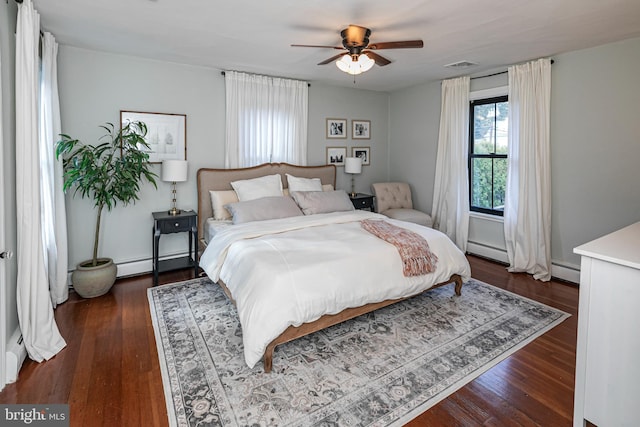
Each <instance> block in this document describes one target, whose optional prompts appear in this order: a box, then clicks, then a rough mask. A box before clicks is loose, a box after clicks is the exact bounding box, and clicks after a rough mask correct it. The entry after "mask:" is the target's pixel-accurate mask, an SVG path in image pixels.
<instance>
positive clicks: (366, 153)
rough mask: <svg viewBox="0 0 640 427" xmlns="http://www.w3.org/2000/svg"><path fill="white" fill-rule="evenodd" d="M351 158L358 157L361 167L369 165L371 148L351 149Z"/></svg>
mask: <svg viewBox="0 0 640 427" xmlns="http://www.w3.org/2000/svg"><path fill="white" fill-rule="evenodd" d="M351 157H360V158H361V159H362V166H368V165H370V164H371V148H370V147H351Z"/></svg>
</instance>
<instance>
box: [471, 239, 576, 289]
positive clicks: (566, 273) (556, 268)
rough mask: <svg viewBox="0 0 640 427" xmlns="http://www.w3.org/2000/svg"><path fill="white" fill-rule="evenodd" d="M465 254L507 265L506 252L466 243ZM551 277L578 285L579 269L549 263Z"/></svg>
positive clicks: (554, 262)
mask: <svg viewBox="0 0 640 427" xmlns="http://www.w3.org/2000/svg"><path fill="white" fill-rule="evenodd" d="M467 252H469V253H470V254H473V255H478V256H481V257H483V258H489V259H491V260H494V261H498V262H501V263H504V264H509V257H508V256H507V251H506V250H504V249H500V248H495V247H492V246H487V245H483V244H480V243H475V242H467ZM551 276H552V277H554V278H556V279H560V280H564V281H566V282H571V283H580V268H579V267H577V266H571V265H566V264H560V263H559V262H556V261H553V260H552V261H551Z"/></svg>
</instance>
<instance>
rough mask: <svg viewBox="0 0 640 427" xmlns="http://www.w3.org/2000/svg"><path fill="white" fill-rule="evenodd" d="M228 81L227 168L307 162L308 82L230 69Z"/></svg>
mask: <svg viewBox="0 0 640 427" xmlns="http://www.w3.org/2000/svg"><path fill="white" fill-rule="evenodd" d="M225 86H226V116H227V123H226V145H225V167H227V168H236V167H247V166H255V165H258V164H261V163H268V162H287V163H292V164H296V165H306V164H307V122H308V117H307V115H308V99H309V88H308V85H307V83H306V82H302V81H298V80H289V79H282V78H276V77H268V76H260V75H255V74H245V73H239V72H236V71H227V72H226V73H225Z"/></svg>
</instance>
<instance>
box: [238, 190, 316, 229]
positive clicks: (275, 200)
mask: <svg viewBox="0 0 640 427" xmlns="http://www.w3.org/2000/svg"><path fill="white" fill-rule="evenodd" d="M226 208H227V209H228V210H229V211H230V212H231V213H232V214H233V223H234V224H243V223H245V222H251V221H263V220H267V219H278V218H289V217H292V216H302V215H303V214H302V211H301V210H300V208H299V207H298V205H296V202H294V201H293V199H292V198H291V197H288V196H287V197H262V198H260V199H253V200H248V201H246V202H237V203H229V204H228V205H227V206H226Z"/></svg>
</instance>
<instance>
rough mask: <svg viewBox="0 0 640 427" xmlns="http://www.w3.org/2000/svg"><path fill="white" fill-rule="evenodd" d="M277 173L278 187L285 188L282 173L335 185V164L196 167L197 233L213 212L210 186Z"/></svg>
mask: <svg viewBox="0 0 640 427" xmlns="http://www.w3.org/2000/svg"><path fill="white" fill-rule="evenodd" d="M276 173H277V174H280V178H281V179H282V188H287V177H286V175H285V174H287V173H288V174H290V175H294V176H298V177H301V178H320V181H321V182H322V184H331V185H333V187H334V188H335V186H336V167H335V165H322V166H296V165H291V164H289V163H265V164H262V165H258V166H254V167H250V168H240V169H207V168H203V169H199V170H198V236H204V224H205V222H206V221H207V219H208V218H211V217H212V216H213V208H212V207H211V195H210V194H209V191H212V190H233V187H231V181H238V180H241V179H251V178H258V177H260V176H265V175H273V174H276Z"/></svg>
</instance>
